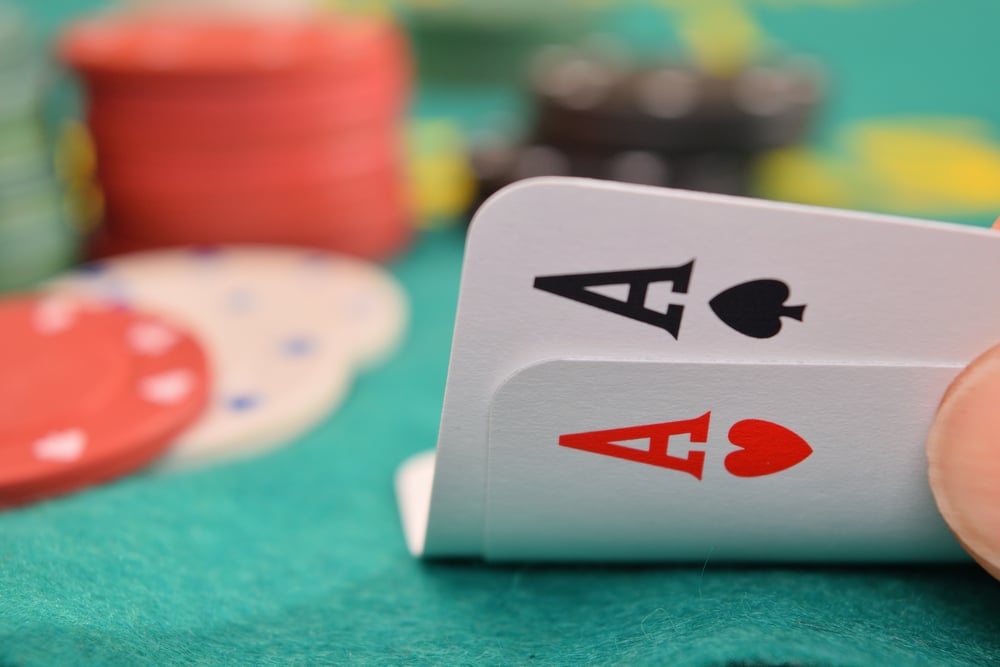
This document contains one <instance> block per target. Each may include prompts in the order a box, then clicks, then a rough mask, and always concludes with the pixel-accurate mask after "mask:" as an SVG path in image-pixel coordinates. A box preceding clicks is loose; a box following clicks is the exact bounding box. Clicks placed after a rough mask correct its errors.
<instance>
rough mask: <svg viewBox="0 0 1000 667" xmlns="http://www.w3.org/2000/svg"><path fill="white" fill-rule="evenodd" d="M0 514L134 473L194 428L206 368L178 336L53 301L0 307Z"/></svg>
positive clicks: (148, 319) (138, 316)
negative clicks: (0, 339) (0, 331)
mask: <svg viewBox="0 0 1000 667" xmlns="http://www.w3.org/2000/svg"><path fill="white" fill-rule="evenodd" d="M0 328H2V329H3V332H4V344H3V345H2V346H0V367H2V368H3V369H4V372H3V373H2V374H0V404H3V406H4V410H2V411H0V506H10V505H17V504H21V503H25V502H30V501H33V500H38V499H42V498H47V497H51V496H55V495H60V494H64V493H67V492H70V491H73V490H76V489H79V488H83V487H85V486H90V485H93V484H96V483H99V482H103V481H107V480H110V479H113V478H115V477H118V476H120V475H124V474H126V473H128V472H131V471H133V470H136V469H138V468H141V467H143V466H145V465H147V464H148V463H149V462H151V461H152V460H154V459H155V458H156V457H157V456H159V455H160V454H161V453H162V452H163V451H164V450H165V449H166V448H167V447H168V446H169V445H170V443H171V442H172V440H173V438H174V437H175V436H176V435H177V434H178V433H179V432H181V431H182V430H183V429H184V428H185V427H186V426H188V425H189V424H190V423H191V422H192V421H193V420H194V419H196V418H197V416H198V415H199V413H200V412H201V410H202V409H203V408H204V406H205V404H206V401H207V399H208V394H209V375H208V364H207V360H206V357H205V355H204V353H203V351H202V349H201V347H200V346H199V344H198V343H197V342H196V341H195V340H194V339H193V338H192V337H191V336H190V335H189V334H188V333H186V332H185V331H184V330H183V329H180V328H178V327H176V326H175V325H173V324H170V323H168V322H167V321H165V320H163V319H161V318H159V317H155V316H152V315H148V314H145V313H141V312H138V311H133V310H130V309H123V308H120V307H114V306H110V305H107V304H101V303H96V302H89V301H86V300H77V299H73V298H67V297H65V296H57V295H46V296H21V297H12V298H8V299H5V300H2V301H0Z"/></svg>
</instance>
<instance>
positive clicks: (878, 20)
mask: <svg viewBox="0 0 1000 667" xmlns="http://www.w3.org/2000/svg"><path fill="white" fill-rule="evenodd" d="M22 4H23V5H24V8H25V9H26V10H27V11H28V12H29V13H30V14H31V15H32V16H34V17H35V18H36V19H37V20H38V21H39V24H40V25H41V26H43V30H45V31H47V32H48V33H49V34H51V32H52V30H53V29H54V27H55V26H56V25H57V23H58V21H59V20H60V19H61V18H63V17H65V16H68V15H70V14H72V13H74V12H77V11H80V10H83V9H85V8H88V7H91V6H93V5H95V4H96V3H92V2H84V1H82V0H81V1H75V2H69V1H61V0H54V1H49V0H47V1H45V2H24V3H22ZM785 4H786V5H787V6H788V7H789V8H788V9H782V10H779V9H775V8H770V9H762V10H761V13H760V17H761V20H762V21H763V22H764V23H765V24H766V26H767V28H768V31H769V32H771V33H772V34H774V35H776V36H777V37H778V38H780V40H781V41H782V42H783V43H785V44H787V45H788V46H789V47H790V48H794V49H801V50H807V51H811V52H814V53H817V54H819V55H820V56H821V57H823V58H825V59H826V60H827V61H828V64H829V66H830V67H831V70H832V71H833V72H834V75H835V78H836V80H838V81H840V82H841V83H840V88H839V90H840V93H839V94H838V95H837V96H835V97H834V99H833V100H832V102H831V105H830V107H829V110H828V112H827V113H826V116H825V119H824V125H823V127H822V129H821V130H820V132H819V133H818V138H817V141H818V142H820V143H821V142H823V141H825V140H827V138H828V137H830V136H832V134H831V133H832V132H834V131H835V129H836V128H837V127H838V126H839V125H841V124H843V123H845V122H848V121H850V120H852V119H856V118H862V117H871V116H876V115H883V114H885V115H895V114H905V113H917V114H922V113H950V114H952V113H953V114H959V115H974V116H977V117H981V118H984V119H986V120H987V121H989V122H990V123H991V124H992V125H993V126H994V127H995V126H996V123H997V122H998V121H1000V96H998V94H997V92H996V85H995V63H997V62H1000V52H998V51H1000V45H998V41H1000V40H997V39H996V38H995V35H994V34H993V32H994V31H995V26H996V25H997V23H998V19H1000V6H998V5H997V4H996V3H994V2H989V1H986V0H978V1H973V0H965V1H963V2H960V3H942V2H936V1H932V0H923V1H920V2H916V1H914V2H904V1H902V0H899V1H886V2H881V3H870V4H864V5H859V6H858V7H856V8H847V9H844V8H839V7H836V8H835V7H819V8H816V7H813V8H808V9H807V8H800V4H796V3H792V2H787V3H785ZM774 6H777V3H776V4H775V5H774ZM630 11H632V10H630ZM634 11H637V12H640V13H641V12H642V10H634ZM626 14H627V12H626V13H625V14H623V17H622V18H620V19H616V20H620V21H621V23H620V24H619V29H620V30H621V31H622V33H623V34H628V35H630V38H631V39H633V40H634V41H635V42H636V43H637V44H640V43H642V42H643V40H648V41H649V42H652V43H656V42H657V40H659V39H660V38H661V37H662V36H663V35H665V34H666V32H662V33H661V32H658V31H666V30H667V29H666V28H664V27H663V24H658V25H654V24H653V22H650V21H642V20H638V21H637V20H635V17H634V16H633V17H632V18H629V17H628V16H626ZM654 33H655V34H654ZM421 99H422V102H421V104H424V105H430V106H434V105H435V104H443V102H441V100H445V99H451V100H458V101H457V104H458V105H459V106H458V108H457V112H458V113H459V114H462V113H465V114H466V115H467V116H468V117H469V118H470V120H469V122H470V123H474V122H482V117H483V116H482V114H486V113H487V112H488V111H489V109H488V108H484V107H488V106H489V105H482V104H479V103H477V102H476V101H475V100H469V101H466V102H462V100H461V98H460V97H459V96H456V95H455V91H448V90H443V89H439V90H430V91H428V90H424V91H423V96H422V98H421ZM463 104H464V105H465V106H462V105H463ZM477 119H478V120H477ZM991 217H992V216H987V215H985V214H984V215H982V216H966V217H964V218H963V217H962V216H955V217H954V219H955V220H958V221H962V222H968V223H972V224H987V223H988V222H989V218H991ZM463 241H464V239H463V236H462V233H461V231H460V230H458V229H452V230H445V231H437V232H428V233H425V234H424V235H423V236H422V237H421V238H420V239H419V241H418V242H417V244H416V245H415V247H414V248H413V250H412V251H411V252H410V253H409V254H407V255H406V256H405V257H402V258H401V259H399V260H398V261H396V262H394V263H393V264H392V265H391V269H392V271H393V272H394V273H395V274H396V275H397V277H398V278H399V280H400V281H401V283H402V284H403V285H404V287H405V288H406V290H407V292H408V294H409V297H410V300H411V305H412V324H411V327H410V331H409V334H408V336H407V338H406V341H405V343H404V344H403V346H402V348H401V349H400V350H399V352H398V354H396V356H395V357H394V358H393V359H392V360H391V361H390V362H388V363H386V364H385V365H383V366H381V367H379V368H377V369H374V370H372V371H371V372H369V373H366V374H364V375H362V376H361V377H359V378H358V380H357V382H356V384H355V387H354V389H353V391H352V393H351V395H350V397H349V398H348V399H347V401H346V402H345V404H344V405H343V406H342V408H341V409H340V410H339V411H338V412H337V413H336V414H334V415H331V416H330V417H329V418H328V419H327V420H326V421H325V422H324V423H323V424H322V425H321V426H319V427H318V428H316V429H315V430H313V431H312V432H311V433H310V434H308V435H307V436H305V437H303V438H302V439H301V440H300V441H299V442H296V443H295V444H294V445H293V446H291V447H289V448H287V449H284V450H282V451H279V452H276V453H274V454H272V455H270V456H267V457H265V458H261V459H257V460H253V461H247V462H242V463H236V464H233V465H226V466H220V467H216V468H212V469H209V470H203V471H198V472H193V473H187V474H179V475H171V476H154V475H151V474H143V475H138V476H134V477H130V478H127V479H124V480H121V481H119V482H117V483H115V484H110V485H107V486H103V487H100V488H96V489H92V490H90V491H87V492H84V493H80V494H77V495H74V496H71V497H67V498H62V499H58V500H54V501H51V502H47V503H43V504H39V505H35V506H31V507H27V508H23V509H19V510H14V511H7V512H4V513H2V514H0V665H3V666H4V667H8V666H13V665H26V666H27V665H77V664H85V665H163V664H200V665H219V664H241V665H243V664H261V665H284V664H302V665H313V664H320V665H326V664H330V665H339V664H366V663H367V664H400V665H403V664H406V665H411V664H488V665H524V664H566V665H591V664H592V665H605V664H622V665H633V664H657V665H681V666H685V665H692V666H702V665H705V666H709V665H758V664H765V665H859V666H861V665H877V664H885V665H902V666H906V665H988V664H1000V604H998V601H1000V584H997V583H996V582H994V581H993V580H992V579H990V578H989V577H987V576H986V575H984V574H982V573H981V572H980V571H979V570H978V569H976V568H974V567H972V566H957V567H946V568H909V567H881V568H866V567H857V568H830V567H817V566H814V567H801V568H788V567H782V568H769V567H735V566H731V565H727V564H723V563H717V562H714V561H712V560H708V561H706V562H703V563H695V564H691V565H687V566H663V567H592V566H588V567H578V566H561V567H556V566H545V567H541V566H533V565H522V566H504V567H494V566H485V565H482V564H478V563H431V564H428V563H422V562H419V561H415V560H413V559H412V558H411V557H410V556H409V555H408V554H407V553H406V549H405V547H404V544H403V540H402V535H401V532H400V529H399V522H398V517H397V513H396V507H395V498H394V495H393V490H392V475H393V472H394V470H395V468H396V466H397V465H398V464H399V462H400V461H401V460H403V459H404V458H405V457H406V456H408V455H410V454H412V453H415V452H417V451H420V450H423V449H427V448H429V447H431V446H433V444H434V442H435V440H436V435H437V426H438V418H439V415H440V409H441V400H442V396H443V391H444V384H445V380H446V371H447V364H448V353H449V345H450V337H451V330H452V325H453V317H454V309H455V302H456V298H457V290H458V281H459V273H460V268H461V257H462V244H463ZM0 335H2V334H0Z"/></svg>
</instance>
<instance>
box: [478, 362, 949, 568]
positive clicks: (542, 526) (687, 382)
mask: <svg viewBox="0 0 1000 667" xmlns="http://www.w3.org/2000/svg"><path fill="white" fill-rule="evenodd" d="M959 370H960V368H959V367H957V366H906V365H846V364H829V365H825V364H805V363H803V364H779V363H769V364H748V363H715V362H710V363H684V362H663V361H658V362H629V361H587V360H565V361H551V362H545V363H541V364H538V365H535V366H530V367H528V368H526V369H524V370H523V371H520V372H518V373H517V374H515V375H514V376H513V377H512V378H510V379H509V380H508V381H506V382H505V383H504V384H503V386H502V387H501V388H500V390H499V391H498V392H497V394H496V397H495V399H494V402H493V406H492V411H491V414H490V421H489V423H490V427H489V458H488V467H487V470H488V474H487V477H488V483H487V490H488V491H487V496H486V520H485V530H484V546H483V554H484V556H485V557H486V558H487V559H495V560H510V559H520V560H525V559H526V560H610V561H622V560H629V561H635V560H660V561H666V560H679V561H704V560H706V559H709V558H712V559H717V560H767V561H803V560H808V561H939V560H953V559H955V558H960V557H962V554H963V552H962V550H961V548H960V547H959V546H958V544H957V542H956V541H955V539H954V537H953V536H952V535H951V533H950V532H949V530H948V528H947V527H946V526H945V523H944V521H943V520H942V519H941V517H940V516H939V515H938V512H937V509H936V507H935V505H934V499H933V497H932V495H931V492H930V489H929V488H928V485H927V463H926V455H925V454H924V441H925V439H926V437H927V431H928V429H929V427H930V422H931V419H932V418H933V415H934V409H935V407H936V405H937V402H938V400H940V397H941V394H942V393H943V392H944V389H945V387H946V386H947V385H948V383H949V382H950V381H951V380H952V378H953V377H954V376H955V375H956V374H957V373H958V372H959Z"/></svg>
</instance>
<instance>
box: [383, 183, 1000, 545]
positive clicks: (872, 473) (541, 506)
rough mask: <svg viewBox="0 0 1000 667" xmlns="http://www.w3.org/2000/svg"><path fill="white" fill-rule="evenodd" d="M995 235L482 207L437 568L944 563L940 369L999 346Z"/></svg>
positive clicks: (668, 198) (657, 204)
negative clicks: (935, 486) (934, 470)
mask: <svg viewBox="0 0 1000 667" xmlns="http://www.w3.org/2000/svg"><path fill="white" fill-rule="evenodd" d="M998 305H1000V235H996V234H995V232H990V231H987V230H981V229H975V228H969V227H960V226H956V225H948V224H942V223H932V222H924V221H917V220H908V219H904V218H896V217H889V216H882V215H873V214H866V213H856V212H848V211H837V210H828V209H820V208H812V207H804V206H797V205H790V204H778V203H772V202H765V201H759V200H750V199H742V198H737V197H727V196H721V195H710V194H703V193H694V192H684V191H676V190H669V189H662V188H651V187H644V186H632V185H624V184H619V183H608V182H600V181H589V180H583V179H568V178H543V179H534V180H530V181H522V182H520V183H518V184H515V185H514V186H511V187H509V188H507V189H505V190H503V191H502V192H500V193H498V194H497V195H495V196H494V197H493V198H492V199H490V200H489V201H488V202H487V203H486V204H485V205H484V206H483V207H482V208H481V209H480V210H479V212H478V213H477V214H476V217H475V219H474V221H473V224H472V226H471V228H470V232H469V238H468V241H467V246H466V255H465V264H464V268H463V274H462V284H461V290H460V295H459V304H458V313H457V321H456V325H455V334H454V339H453V344H452V357H451V364H450V368H449V374H448V384H447V389H446V393H445V402H444V408H443V412H442V418H441V428H440V433H439V439H438V446H437V449H436V452H434V453H429V454H422V455H418V456H416V457H414V458H412V459H410V460H409V461H407V462H405V463H404V464H403V465H402V466H401V467H400V469H399V471H398V473H397V476H396V488H397V496H398V500H399V506H400V513H401V516H402V520H403V527H404V533H405V536H406V540H407V544H408V546H409V548H410V550H411V551H412V552H413V553H414V554H415V555H418V556H425V557H480V558H486V559H488V560H602V561H699V560H704V559H705V558H708V557H710V556H711V557H712V558H714V559H719V560H754V561H762V560H772V561H781V560H785V561H789V560H790V561H940V560H953V559H956V558H961V557H962V553H963V552H962V550H961V549H960V547H959V546H958V544H957V542H956V541H955V540H954V538H953V537H952V536H951V534H950V533H949V531H948V530H947V528H946V526H945V524H944V522H943V520H942V519H941V517H940V516H939V514H938V512H937V510H936V508H935V505H934V502H933V498H932V496H931V492H930V489H929V487H928V484H927V481H926V459H925V455H924V440H925V438H926V435H927V431H928V429H929V426H930V423H931V420H932V419H933V416H934V411H935V409H936V406H937V404H938V402H939V400H940V398H941V396H942V395H943V393H944V391H945V389H946V388H947V386H948V384H949V383H950V382H951V380H952V379H953V378H954V377H955V376H956V375H957V374H958V373H959V372H960V371H961V369H962V368H963V367H964V365H965V364H967V363H968V362H969V361H970V360H971V359H972V358H974V357H975V356H976V355H978V354H979V353H981V352H982V351H984V350H985V349H986V348H988V347H989V346H990V345H991V344H992V343H993V342H994V339H995V337H996V335H997V332H1000V307H998Z"/></svg>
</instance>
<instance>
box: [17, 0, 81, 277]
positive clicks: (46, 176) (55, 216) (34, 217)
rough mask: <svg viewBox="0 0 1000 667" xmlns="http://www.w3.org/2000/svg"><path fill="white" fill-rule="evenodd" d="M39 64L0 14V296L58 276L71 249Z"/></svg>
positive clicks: (26, 33)
mask: <svg viewBox="0 0 1000 667" xmlns="http://www.w3.org/2000/svg"><path fill="white" fill-rule="evenodd" d="M44 63H45V58H44V56H43V54H42V52H41V49H40V47H39V46H38V44H37V43H36V41H35V40H34V38H33V35H32V34H31V31H30V30H29V28H28V26H27V25H26V24H25V22H24V21H23V19H22V18H21V17H20V15H18V14H17V13H16V12H14V10H13V9H11V8H9V7H6V6H4V7H0V291H9V290H20V289H24V288H26V287H30V286H32V285H33V284H35V283H37V282H38V281H39V280H42V279H44V278H47V277H49V276H51V275H52V274H53V273H58V272H60V271H62V270H63V269H65V268H66V266H67V265H69V263H70V262H72V261H73V259H74V258H75V257H76V255H77V249H78V246H79V239H78V238H77V236H78V235H77V234H76V233H75V231H74V228H73V227H72V225H71V224H70V221H69V220H68V219H67V216H66V212H65V211H64V207H63V206H62V199H63V197H62V192H61V188H60V187H59V185H58V183H57V182H56V179H55V177H54V174H53V165H52V151H51V147H50V146H49V144H48V142H47V137H46V135H45V132H44V131H43V119H42V115H41V108H42V101H43V95H44V93H45V82H46V78H47V75H46V67H45V65H44Z"/></svg>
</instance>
